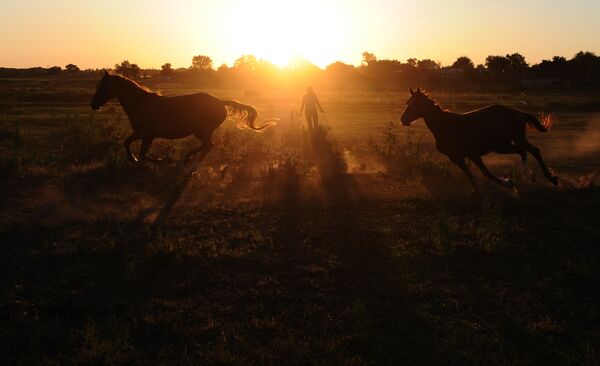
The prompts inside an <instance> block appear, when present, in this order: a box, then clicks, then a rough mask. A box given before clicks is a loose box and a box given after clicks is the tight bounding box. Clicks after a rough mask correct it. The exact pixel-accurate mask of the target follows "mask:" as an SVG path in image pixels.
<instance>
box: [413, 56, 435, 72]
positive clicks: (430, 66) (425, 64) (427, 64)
mask: <svg viewBox="0 0 600 366" xmlns="http://www.w3.org/2000/svg"><path fill="white" fill-rule="evenodd" d="M417 68H418V69H419V70H421V71H431V70H436V69H439V68H440V63H439V62H436V61H433V60H430V59H424V60H419V61H417Z"/></svg>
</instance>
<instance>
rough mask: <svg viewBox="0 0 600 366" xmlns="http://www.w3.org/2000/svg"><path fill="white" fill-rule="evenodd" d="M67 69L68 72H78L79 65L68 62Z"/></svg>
mask: <svg viewBox="0 0 600 366" xmlns="http://www.w3.org/2000/svg"><path fill="white" fill-rule="evenodd" d="M65 70H67V71H68V72H78V71H80V70H79V67H77V65H75V64H68V65H67V66H65Z"/></svg>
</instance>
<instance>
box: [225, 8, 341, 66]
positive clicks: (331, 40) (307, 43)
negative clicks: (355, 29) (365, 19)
mask: <svg viewBox="0 0 600 366" xmlns="http://www.w3.org/2000/svg"><path fill="white" fill-rule="evenodd" d="M344 11H345V10H344V9H341V8H339V7H337V6H336V4H335V3H326V2H320V1H312V0H309V1H304V2H298V3H294V4H293V5H292V4H290V3H289V2H284V1H278V0H267V1H258V2H247V1H244V2H239V3H238V6H237V7H236V8H235V10H233V22H231V23H230V24H228V26H227V27H226V29H227V32H228V33H229V37H230V38H231V39H235V42H236V43H239V44H240V45H243V47H244V51H243V52H242V53H252V54H254V55H255V56H256V57H257V58H262V59H265V60H268V61H270V62H272V63H274V64H275V65H277V66H287V65H288V64H289V63H290V61H292V60H294V59H298V58H305V59H308V60H310V61H311V62H313V63H315V64H316V65H318V66H320V67H324V66H325V65H327V64H328V63H331V62H332V60H335V59H336V57H337V55H339V54H340V50H341V49H343V48H344V47H345V46H346V43H347V42H348V39H347V38H348V37H347V34H348V32H349V30H350V24H349V23H348V21H347V20H348V17H344V16H340V14H341V13H343V12H344Z"/></svg>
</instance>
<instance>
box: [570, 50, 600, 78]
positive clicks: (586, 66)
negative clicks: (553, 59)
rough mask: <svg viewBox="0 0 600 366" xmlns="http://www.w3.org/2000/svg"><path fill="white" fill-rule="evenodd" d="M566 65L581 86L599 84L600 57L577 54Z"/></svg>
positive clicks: (591, 53) (589, 53)
mask: <svg viewBox="0 0 600 366" xmlns="http://www.w3.org/2000/svg"><path fill="white" fill-rule="evenodd" d="M568 64H569V68H570V69H571V72H572V73H573V75H574V76H575V77H576V79H578V80H580V81H581V82H582V83H583V84H591V83H600V57H598V56H596V54H594V53H593V52H583V51H580V52H577V54H575V56H574V57H573V58H572V59H571V60H569V61H568Z"/></svg>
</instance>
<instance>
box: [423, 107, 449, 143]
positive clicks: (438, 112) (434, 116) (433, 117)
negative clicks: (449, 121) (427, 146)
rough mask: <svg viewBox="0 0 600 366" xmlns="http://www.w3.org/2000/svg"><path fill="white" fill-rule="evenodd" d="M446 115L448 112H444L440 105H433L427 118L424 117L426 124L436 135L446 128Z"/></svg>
mask: <svg viewBox="0 0 600 366" xmlns="http://www.w3.org/2000/svg"><path fill="white" fill-rule="evenodd" d="M446 113H447V112H444V111H443V110H442V109H441V108H440V107H439V106H438V105H436V104H433V105H432V107H431V108H430V109H429V110H428V111H427V113H426V114H425V116H423V119H424V120H425V124H426V125H427V127H428V128H429V129H430V130H431V132H433V134H434V135H435V134H437V133H438V132H440V131H442V130H443V129H444V126H445V125H446V123H445V117H446Z"/></svg>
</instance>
